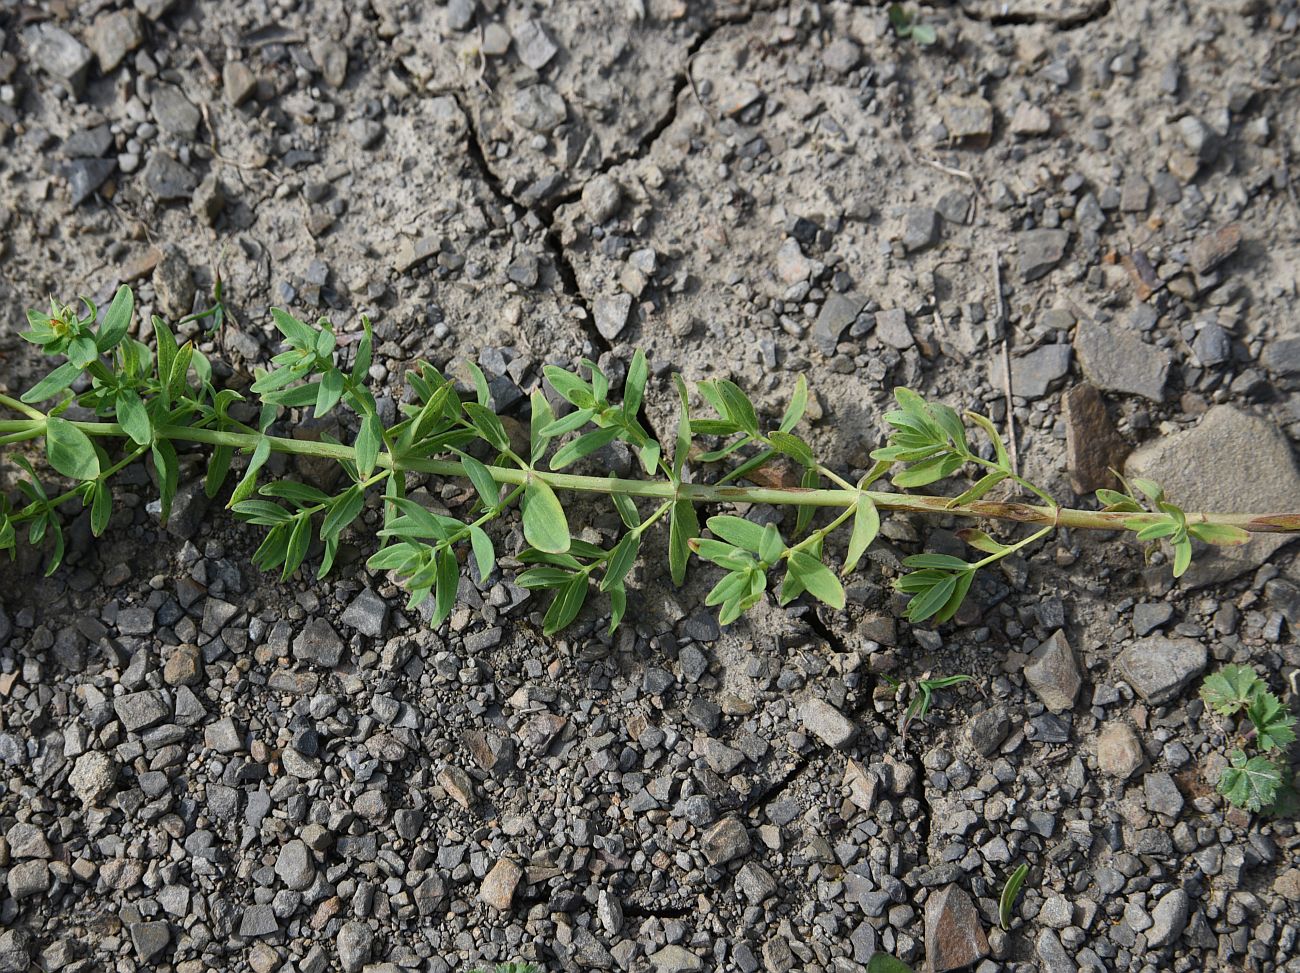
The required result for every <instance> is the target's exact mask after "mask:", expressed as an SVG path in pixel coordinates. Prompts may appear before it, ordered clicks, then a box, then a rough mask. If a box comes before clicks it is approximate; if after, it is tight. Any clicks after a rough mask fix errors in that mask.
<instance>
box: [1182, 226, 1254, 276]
mask: <svg viewBox="0 0 1300 973" xmlns="http://www.w3.org/2000/svg"><path fill="white" fill-rule="evenodd" d="M1239 246H1241V227H1240V226H1239V225H1238V224H1236V223H1229V224H1228V225H1227V226H1221V227H1219V228H1218V229H1217V230H1215V231H1214V232H1212V233H1207V234H1205V236H1203V237H1201V238H1199V239H1198V240H1197V241H1196V242H1195V243H1193V244H1192V245H1191V247H1189V248H1188V250H1187V259H1188V260H1190V261H1191V264H1192V269H1193V270H1195V271H1196V272H1197V273H1198V274H1204V273H1208V272H1209V271H1211V270H1213V269H1214V268H1215V267H1217V266H1218V265H1219V264H1221V263H1223V261H1225V260H1227V259H1228V258H1229V257H1231V256H1232V255H1233V254H1234V253H1236V252H1237V248H1238V247H1239Z"/></svg>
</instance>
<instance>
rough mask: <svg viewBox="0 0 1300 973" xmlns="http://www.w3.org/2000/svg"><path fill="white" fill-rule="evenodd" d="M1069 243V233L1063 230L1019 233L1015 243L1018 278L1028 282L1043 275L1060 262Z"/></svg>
mask: <svg viewBox="0 0 1300 973" xmlns="http://www.w3.org/2000/svg"><path fill="white" fill-rule="evenodd" d="M1069 243H1070V234H1069V233H1068V232H1067V231H1065V230H1051V229H1048V230H1026V231H1025V232H1023V233H1021V234H1020V239H1019V241H1018V244H1017V247H1018V252H1019V264H1018V267H1019V272H1020V279H1021V280H1022V281H1025V282H1026V283H1028V282H1029V281H1031V280H1038V279H1039V278H1040V277H1045V276H1046V275H1047V273H1048V272H1049V271H1050V270H1051V269H1052V268H1053V267H1055V266H1056V265H1057V264H1059V263H1060V262H1061V259H1062V258H1063V257H1064V256H1065V248H1066V247H1067V246H1069Z"/></svg>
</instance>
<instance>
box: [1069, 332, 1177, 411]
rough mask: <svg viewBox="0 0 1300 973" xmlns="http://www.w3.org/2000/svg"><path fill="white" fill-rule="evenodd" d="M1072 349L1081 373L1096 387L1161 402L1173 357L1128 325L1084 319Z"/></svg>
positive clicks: (1076, 333) (1075, 336)
mask: <svg viewBox="0 0 1300 973" xmlns="http://www.w3.org/2000/svg"><path fill="white" fill-rule="evenodd" d="M1074 350H1075V353H1076V354H1078V356H1079V364H1080V365H1081V366H1082V367H1083V371H1084V374H1086V375H1087V376H1088V379H1089V380H1090V381H1091V382H1092V383H1093V384H1094V385H1096V386H1097V387H1098V388H1101V389H1104V390H1106V391H1108V392H1122V393H1125V394H1127V395H1141V396H1143V397H1144V398H1148V399H1150V400H1151V401H1152V402H1163V401H1164V398H1165V382H1166V381H1167V380H1168V378H1169V369H1170V367H1171V366H1172V364H1173V356H1172V355H1171V354H1170V353H1169V352H1168V351H1167V350H1166V349H1164V348H1157V347H1156V346H1155V345H1149V344H1147V343H1146V342H1145V341H1143V340H1142V339H1141V338H1139V337H1138V335H1137V333H1136V332H1134V331H1133V330H1131V329H1130V328H1128V327H1127V326H1125V325H1122V324H1119V323H1114V322H1112V323H1110V324H1102V323H1101V322H1100V321H1094V320H1093V319H1091V318H1085V319H1084V320H1082V321H1080V322H1079V327H1078V330H1077V331H1076V332H1075V334H1074Z"/></svg>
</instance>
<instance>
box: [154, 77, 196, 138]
mask: <svg viewBox="0 0 1300 973" xmlns="http://www.w3.org/2000/svg"><path fill="white" fill-rule="evenodd" d="M152 108H153V117H154V118H155V119H156V120H157V122H158V126H159V128H161V129H162V130H163V131H164V132H168V133H170V134H172V135H175V136H176V137H177V138H180V139H185V140H186V141H189V140H191V139H193V138H194V135H195V133H197V132H198V129H199V121H200V119H201V118H202V115H200V113H199V110H198V109H197V108H195V107H194V105H193V104H192V103H191V102H190V100H189V99H188V98H186V97H185V95H184V94H182V93H181V89H180V88H178V87H176V86H175V85H174V84H160V85H157V86H156V87H155V88H154V89H153V104H152Z"/></svg>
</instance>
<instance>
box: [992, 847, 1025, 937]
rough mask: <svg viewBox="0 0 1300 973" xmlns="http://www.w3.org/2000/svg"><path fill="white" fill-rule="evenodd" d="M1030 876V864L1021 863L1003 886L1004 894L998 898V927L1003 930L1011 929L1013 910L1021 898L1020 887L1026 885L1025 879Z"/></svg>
mask: <svg viewBox="0 0 1300 973" xmlns="http://www.w3.org/2000/svg"><path fill="white" fill-rule="evenodd" d="M1028 875H1029V863H1028V862H1021V863H1020V864H1019V865H1017V866H1016V870H1015V871H1014V872H1012V873H1011V874H1010V875H1009V876H1008V877H1007V884H1006V885H1004V886H1002V894H1001V895H1000V896H998V925H1000V926H1001V927H1002V928H1003V929H1010V928H1011V917H1012V914H1013V912H1012V910H1014V909H1015V907H1016V899H1017V898H1018V897H1019V896H1020V887H1021V886H1022V885H1024V884H1025V878H1026V877H1027V876H1028Z"/></svg>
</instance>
